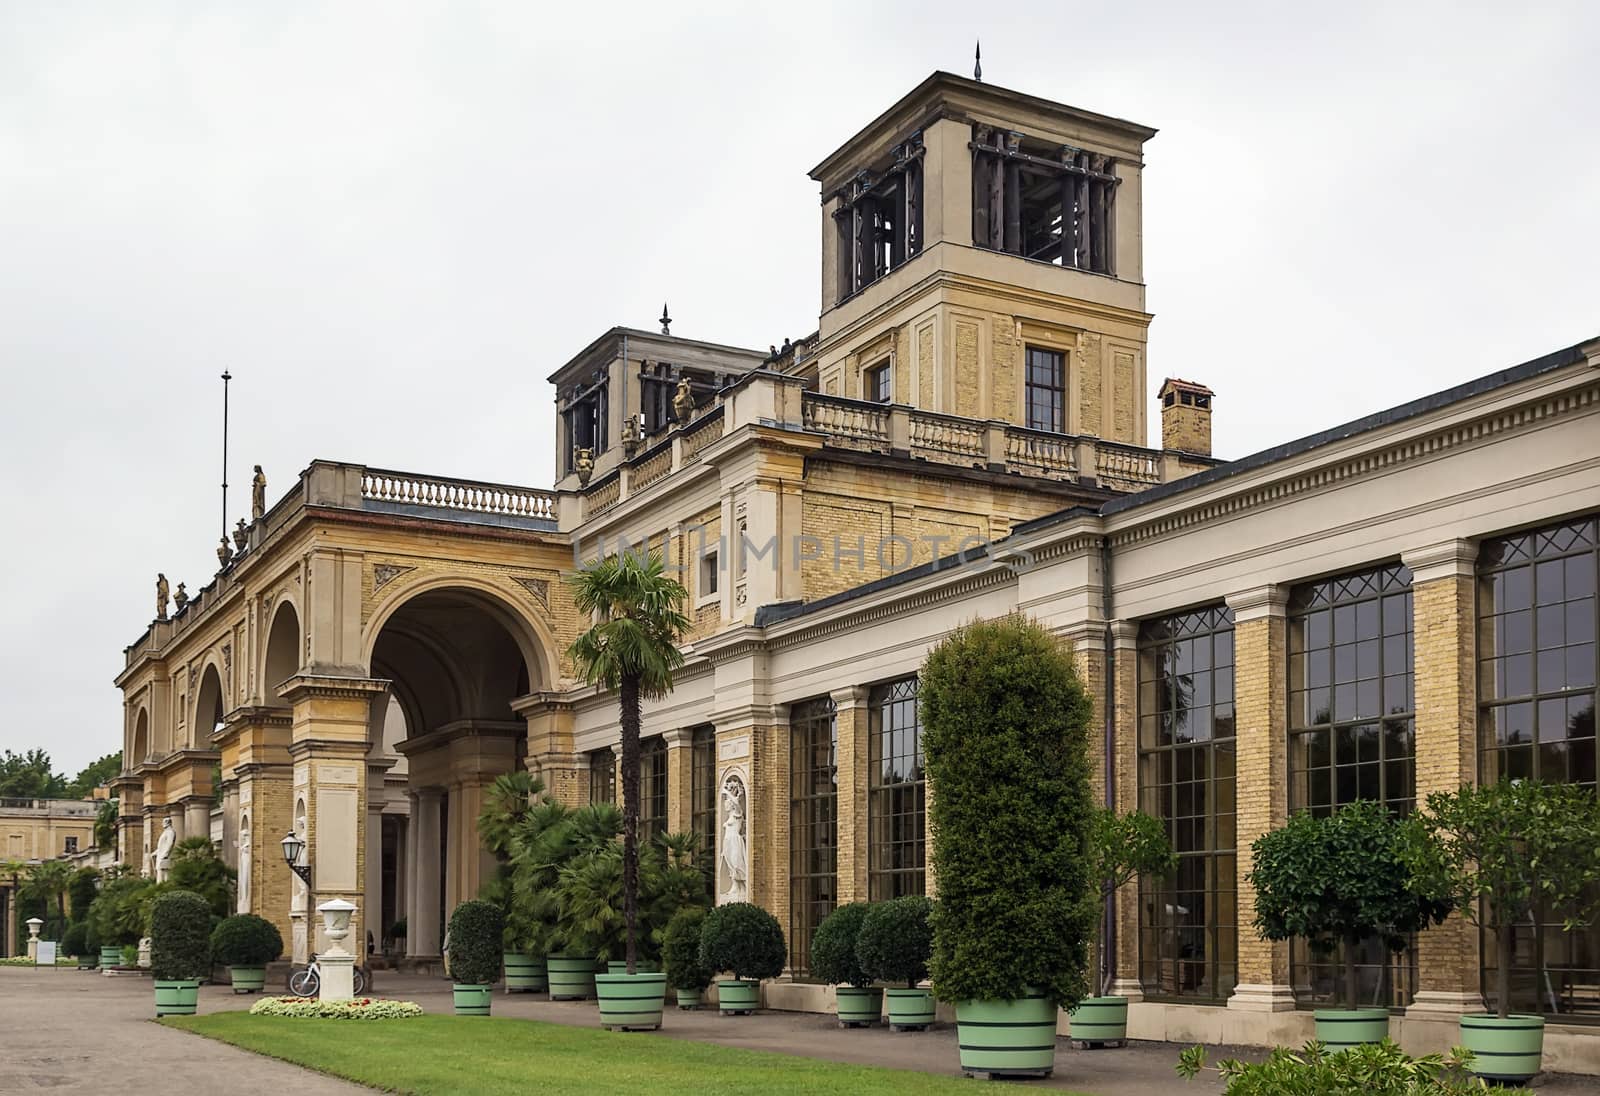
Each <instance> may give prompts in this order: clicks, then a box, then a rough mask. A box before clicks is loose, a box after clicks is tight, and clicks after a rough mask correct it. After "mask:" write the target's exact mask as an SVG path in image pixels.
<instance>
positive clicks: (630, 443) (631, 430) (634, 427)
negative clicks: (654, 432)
mask: <svg viewBox="0 0 1600 1096" xmlns="http://www.w3.org/2000/svg"><path fill="white" fill-rule="evenodd" d="M643 440H644V434H643V432H641V431H640V429H639V420H638V419H636V418H634V417H633V416H632V415H629V416H628V417H627V418H625V419H623V420H622V451H623V452H624V453H626V454H627V455H628V456H630V457H631V456H633V454H634V450H636V449H638V448H639V443H640V442H642V441H643Z"/></svg>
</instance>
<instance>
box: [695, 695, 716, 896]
mask: <svg viewBox="0 0 1600 1096" xmlns="http://www.w3.org/2000/svg"><path fill="white" fill-rule="evenodd" d="M717 793H718V788H717V730H716V728H715V727H713V726H712V725H711V724H709V723H703V724H701V725H700V726H698V727H694V728H692V729H691V730H690V732H689V831H690V832H691V833H693V834H695V836H697V837H698V838H699V839H700V856H701V858H702V859H701V863H703V864H708V865H711V866H712V867H711V869H710V870H708V871H707V872H706V891H707V893H709V894H715V893H716V878H717V875H716V869H715V865H716V862H717Z"/></svg>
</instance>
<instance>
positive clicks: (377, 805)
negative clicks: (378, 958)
mask: <svg viewBox="0 0 1600 1096" xmlns="http://www.w3.org/2000/svg"><path fill="white" fill-rule="evenodd" d="M369 636H370V638H369V647H368V649H369V651H370V658H369V665H370V672H371V674H372V676H373V677H375V678H382V679H386V680H388V681H389V682H390V683H391V684H390V699H389V702H388V704H387V705H386V706H375V710H374V717H373V727H372V734H371V737H372V752H371V761H370V763H369V771H370V772H371V776H369V780H368V814H367V871H366V892H367V902H368V909H369V910H370V911H371V916H370V919H369V922H368V924H369V925H370V926H371V931H372V933H373V941H372V942H373V943H374V944H387V945H388V946H390V947H391V948H393V947H395V946H396V944H397V942H396V941H393V940H392V929H393V927H394V925H395V922H396V921H398V920H399V919H400V918H401V917H402V916H403V917H404V918H405V922H406V934H405V954H406V955H407V956H410V957H412V958H417V959H427V958H431V957H434V956H437V955H439V953H440V945H441V942H442V939H443V929H444V925H445V923H446V920H447V918H448V914H449V911H450V910H451V909H453V908H454V907H455V905H456V904H457V903H459V902H461V901H464V900H465V899H468V898H471V897H474V896H475V895H476V894H477V893H478V890H479V888H480V887H481V886H482V884H483V882H484V881H486V879H487V878H488V877H489V876H490V875H491V874H492V872H493V870H494V865H493V860H492V858H490V857H488V856H487V855H486V854H485V853H484V852H483V850H482V846H481V844H480V843H479V840H478V833H477V816H478V812H479V810H480V809H481V805H482V798H483V794H484V792H485V790H486V789H487V787H488V786H489V785H490V784H491V783H493V781H494V779H495V777H497V776H499V775H501V774H502V773H506V772H510V771H512V770H513V769H516V768H518V767H520V766H521V765H522V764H523V759H524V757H525V756H526V753H527V725H526V723H525V722H524V721H523V720H522V719H521V718H519V717H518V715H517V713H516V712H515V711H514V710H513V708H512V703H513V701H515V700H517V699H518V698H520V697H524V696H526V695H527V694H528V693H530V692H533V691H535V690H538V689H542V688H545V687H546V684H545V683H546V681H547V680H548V678H547V674H548V672H549V670H548V667H549V665H550V660H551V656H550V653H549V644H548V642H547V641H546V639H545V638H544V636H543V635H542V634H541V632H540V630H539V628H538V626H537V625H536V624H535V623H534V622H533V621H532V619H531V618H530V617H529V616H527V615H526V614H525V613H524V612H523V611H522V609H521V608H519V607H518V606H516V605H515V603H514V602H513V601H512V599H511V598H510V597H508V596H506V595H504V594H502V593H500V592H497V591H495V590H492V589H487V588H483V587H480V586H473V585H433V586H425V587H420V588H414V589H412V590H410V591H406V592H404V593H403V594H402V595H401V596H397V597H396V598H395V599H394V600H392V601H391V602H390V603H389V605H388V607H387V608H385V609H382V610H380V612H378V613H376V614H374V617H373V622H372V624H371V626H370V632H369Z"/></svg>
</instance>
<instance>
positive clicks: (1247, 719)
mask: <svg viewBox="0 0 1600 1096" xmlns="http://www.w3.org/2000/svg"><path fill="white" fill-rule="evenodd" d="M1287 602H1288V590H1287V589H1286V588H1284V587H1282V586H1260V587H1256V588H1255V589H1251V590H1245V591H1241V592H1240V593H1238V594H1233V595H1230V596H1229V597H1228V598H1227V603H1228V607H1229V608H1231V609H1232V610H1233V643H1234V695H1235V700H1234V705H1235V707H1234V714H1235V721H1236V728H1237V746H1238V814H1237V818H1238V842H1239V845H1238V847H1239V856H1238V863H1239V868H1240V872H1239V916H1238V925H1239V928H1238V933H1239V947H1238V952H1239V982H1238V985H1237V986H1236V987H1235V988H1234V991H1233V996H1232V997H1230V998H1229V999H1228V1007H1229V1008H1231V1009H1241V1010H1244V1011H1250V1012H1282V1011H1287V1010H1289V1009H1292V1008H1294V991H1293V988H1292V987H1291V986H1290V984H1289V945H1288V944H1286V943H1281V942H1274V941H1267V940H1263V939H1261V938H1260V937H1259V936H1258V935H1256V932H1255V928H1254V922H1255V912H1256V893H1255V888H1254V887H1252V886H1251V885H1250V882H1249V879H1248V872H1249V869H1250V866H1251V861H1250V856H1251V854H1250V853H1249V852H1248V851H1247V850H1249V848H1250V846H1251V844H1252V843H1253V842H1254V841H1255V839H1256V838H1258V837H1260V836H1261V835H1262V834H1265V833H1267V832H1268V831H1269V830H1272V829H1275V828H1277V827H1279V826H1281V825H1283V824H1284V822H1286V821H1288V816H1289V773H1288V756H1287V743H1286V741H1285V737H1284V736H1285V735H1286V733H1287V722H1288V694H1287V689H1288V662H1287V657H1286V653H1285V650H1286V648H1285V645H1286V641H1287V634H1286V631H1285V620H1284V617H1285V612H1284V611H1285V608H1286V606H1287Z"/></svg>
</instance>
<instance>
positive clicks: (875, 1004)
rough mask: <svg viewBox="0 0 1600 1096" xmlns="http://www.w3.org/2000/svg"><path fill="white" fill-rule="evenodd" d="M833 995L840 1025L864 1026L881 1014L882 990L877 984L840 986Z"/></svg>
mask: <svg viewBox="0 0 1600 1096" xmlns="http://www.w3.org/2000/svg"><path fill="white" fill-rule="evenodd" d="M834 996H835V997H836V998H837V999H838V1002H839V1026H840V1027H866V1026H868V1025H870V1024H876V1023H877V1022H878V1020H879V1019H880V1018H881V1017H882V1016H883V990H881V989H879V988H878V987H877V986H840V987H838V989H837V990H836V991H835V994H834Z"/></svg>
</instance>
